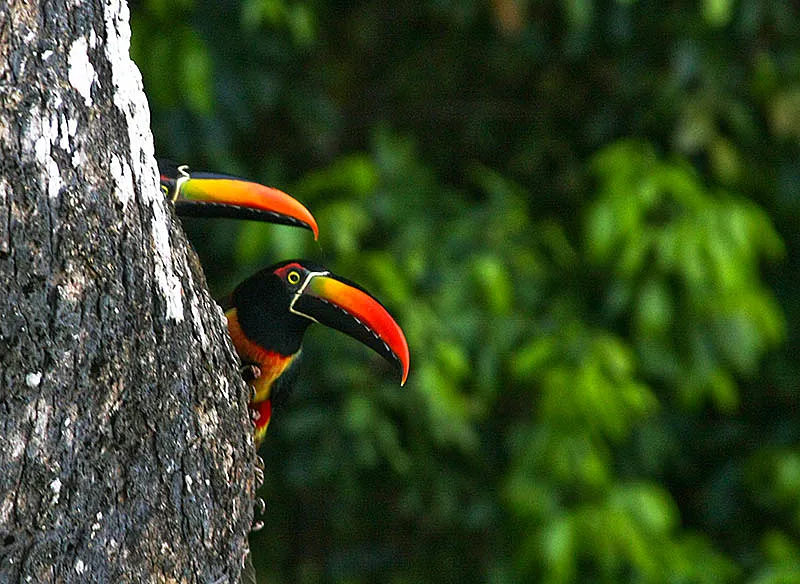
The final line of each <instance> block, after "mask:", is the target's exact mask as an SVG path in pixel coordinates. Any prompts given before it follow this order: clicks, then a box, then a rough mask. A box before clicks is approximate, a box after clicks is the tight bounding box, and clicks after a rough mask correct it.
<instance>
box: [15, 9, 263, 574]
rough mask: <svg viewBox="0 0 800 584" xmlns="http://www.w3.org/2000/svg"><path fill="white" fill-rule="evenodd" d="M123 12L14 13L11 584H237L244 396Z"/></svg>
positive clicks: (247, 511)
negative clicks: (168, 195)
mask: <svg viewBox="0 0 800 584" xmlns="http://www.w3.org/2000/svg"><path fill="white" fill-rule="evenodd" d="M129 38H130V29H129V25H128V9H127V6H126V5H125V4H124V2H123V1H122V0H106V1H101V0H85V1H80V0H75V1H73V0H51V1H42V2H29V1H24V0H12V1H11V2H3V1H2V0H0V582H3V583H5V582H204V583H211V582H236V581H239V578H240V571H241V559H242V556H243V554H244V553H245V552H246V549H247V532H248V529H249V526H250V523H251V519H252V499H253V496H254V490H255V489H254V487H255V484H254V460H255V452H254V451H253V446H252V437H251V426H250V424H249V417H248V412H247V396H248V390H247V389H246V386H245V385H244V384H243V382H242V381H241V379H240V378H239V376H238V373H237V371H236V367H237V359H236V357H235V355H234V353H233V349H232V347H231V344H230V340H229V338H228V336H227V333H226V331H225V326H224V317H223V315H222V313H221V311H220V309H219V307H217V306H216V305H215V304H214V302H213V301H212V299H211V298H210V297H209V295H208V293H207V291H206V287H205V283H204V280H203V277H202V275H201V273H200V271H199V268H198V266H197V265H196V258H195V256H194V254H193V252H192V251H191V248H190V247H189V245H188V244H187V242H186V239H185V237H184V235H183V231H182V229H181V227H180V224H179V223H177V222H176V220H175V218H174V216H173V214H172V211H171V209H170V208H169V206H168V204H167V203H166V202H165V201H164V199H163V196H162V195H161V193H160V192H159V189H158V179H157V171H156V168H155V160H154V158H153V142H152V136H151V134H150V129H149V111H148V108H147V102H146V100H145V96H144V94H143V92H142V85H141V77H140V75H139V72H138V70H137V69H136V67H135V66H134V65H133V63H132V62H131V60H130V58H129V56H128V45H129Z"/></svg>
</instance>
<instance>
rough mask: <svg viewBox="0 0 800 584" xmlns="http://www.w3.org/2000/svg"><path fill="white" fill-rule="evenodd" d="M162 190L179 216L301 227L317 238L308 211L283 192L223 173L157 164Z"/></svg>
mask: <svg viewBox="0 0 800 584" xmlns="http://www.w3.org/2000/svg"><path fill="white" fill-rule="evenodd" d="M158 168H159V171H160V179H161V189H162V190H163V191H164V194H165V195H166V196H167V197H169V198H170V199H171V200H172V201H173V203H174V204H175V211H176V212H177V213H178V215H182V216H187V217H227V218H231V219H253V220H256V221H267V222H269V223H279V224H281V225H293V226H295V227H304V228H305V229H309V230H311V232H312V233H314V239H317V238H318V237H319V228H318V227H317V222H316V220H315V219H314V216H313V215H312V214H311V212H310V211H309V210H308V209H306V208H305V206H303V204H302V203H300V202H299V201H297V200H296V199H294V198H293V197H291V196H289V195H287V194H286V193H284V192H283V191H279V190H278V189H274V188H272V187H267V186H264V185H262V184H259V183H256V182H252V181H248V180H245V179H241V178H236V177H233V176H227V175H224V174H212V173H208V172H191V173H190V172H189V170H188V168H187V167H186V166H185V165H184V166H177V165H175V164H173V163H170V162H166V161H161V160H160V161H159V163H158Z"/></svg>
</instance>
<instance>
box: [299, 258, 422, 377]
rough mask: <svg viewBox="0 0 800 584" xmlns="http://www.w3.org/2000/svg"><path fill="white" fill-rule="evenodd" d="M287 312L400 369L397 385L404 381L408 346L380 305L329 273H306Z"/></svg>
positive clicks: (401, 331)
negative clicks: (343, 336) (334, 332)
mask: <svg viewBox="0 0 800 584" xmlns="http://www.w3.org/2000/svg"><path fill="white" fill-rule="evenodd" d="M289 310H290V311H291V312H292V313H294V314H297V315H300V316H304V317H306V318H310V319H311V320H313V321H316V322H318V323H320V324H324V325H325V326H329V327H331V328H334V329H336V330H338V331H341V332H343V333H345V334H347V335H350V336H351V337H353V338H354V339H357V340H359V341H361V342H362V343H364V344H365V345H367V346H368V347H370V348H371V349H373V350H374V351H376V352H377V353H378V354H379V355H381V356H382V357H383V358H384V359H386V360H387V361H389V362H391V363H396V364H398V365H400V367H401V369H402V378H401V380H400V385H403V384H405V382H406V378H407V377H408V366H409V353H408V343H407V342H406V337H405V335H404V334H403V330H402V329H401V328H400V326H399V325H398V324H397V323H396V322H395V320H394V319H393V318H392V316H391V315H390V314H389V313H388V312H387V310H386V309H385V308H384V307H383V305H382V304H381V303H380V302H378V301H377V300H376V299H375V298H373V297H372V295H370V294H369V293H368V292H367V291H366V290H364V289H362V288H360V287H359V286H358V285H357V284H354V283H352V282H349V281H347V280H345V279H343V278H339V277H337V276H334V275H333V274H331V273H330V272H310V273H308V274H307V275H306V280H305V282H303V284H302V285H301V286H300V288H299V289H298V290H297V292H296V293H295V295H294V297H293V298H292V301H291V304H290V306H289Z"/></svg>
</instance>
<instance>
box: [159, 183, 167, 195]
mask: <svg viewBox="0 0 800 584" xmlns="http://www.w3.org/2000/svg"><path fill="white" fill-rule="evenodd" d="M161 192H162V193H164V195H169V188H167V186H166V185H161Z"/></svg>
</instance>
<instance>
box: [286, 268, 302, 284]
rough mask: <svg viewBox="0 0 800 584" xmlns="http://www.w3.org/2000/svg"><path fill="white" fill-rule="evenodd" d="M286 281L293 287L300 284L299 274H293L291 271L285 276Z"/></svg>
mask: <svg viewBox="0 0 800 584" xmlns="http://www.w3.org/2000/svg"><path fill="white" fill-rule="evenodd" d="M286 280H287V281H288V282H289V283H290V284H292V285H293V286H294V285H295V284H299V283H300V273H299V272H295V271H294V270H293V271H291V272H289V274H288V275H287V276H286Z"/></svg>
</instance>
